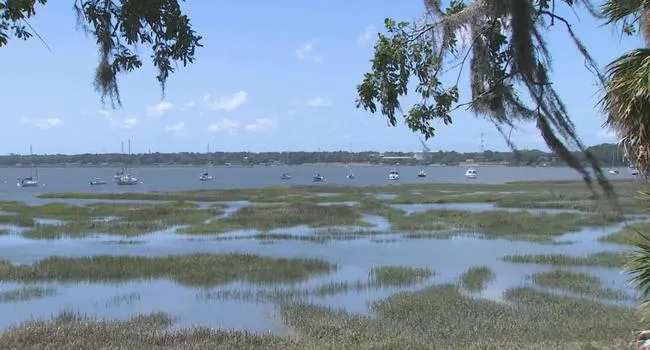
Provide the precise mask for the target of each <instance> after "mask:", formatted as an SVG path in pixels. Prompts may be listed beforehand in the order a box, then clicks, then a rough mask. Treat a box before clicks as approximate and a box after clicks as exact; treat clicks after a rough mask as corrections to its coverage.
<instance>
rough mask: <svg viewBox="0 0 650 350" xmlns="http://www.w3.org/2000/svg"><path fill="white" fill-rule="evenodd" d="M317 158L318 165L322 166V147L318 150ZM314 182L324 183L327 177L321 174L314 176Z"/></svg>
mask: <svg viewBox="0 0 650 350" xmlns="http://www.w3.org/2000/svg"><path fill="white" fill-rule="evenodd" d="M316 157H317V158H316V164H320V147H319V148H318V154H317V156H316ZM312 180H313V181H314V182H323V181H325V176H323V175H321V174H316V175H314V177H313V178H312Z"/></svg>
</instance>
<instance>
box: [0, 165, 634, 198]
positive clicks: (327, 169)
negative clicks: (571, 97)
mask: <svg viewBox="0 0 650 350" xmlns="http://www.w3.org/2000/svg"><path fill="white" fill-rule="evenodd" d="M393 168H396V169H399V170H400V179H399V180H398V181H391V180H388V172H389V170H390V169H393ZM476 168H477V169H478V171H479V177H478V179H473V180H469V179H466V178H465V177H464V173H465V169H466V168H465V167H426V171H427V177H426V178H419V177H417V172H418V170H419V169H420V168H419V167H415V166H400V167H389V166H355V167H353V169H354V172H355V174H356V178H355V179H347V178H346V177H345V176H346V175H347V173H348V169H347V168H345V167H343V166H334V165H322V166H313V165H309V166H306V165H305V166H285V167H282V166H277V167H263V166H262V167H250V168H247V167H215V168H212V169H211V174H212V175H213V176H214V181H209V182H201V181H199V180H198V177H199V174H200V173H201V172H203V171H205V168H203V167H173V168H135V169H134V173H135V175H136V176H137V177H138V178H139V179H140V180H141V181H142V183H141V184H138V185H135V186H117V185H115V184H113V183H112V179H113V174H114V173H115V171H116V169H115V168H42V169H39V179H40V181H41V183H42V184H43V185H44V186H41V187H33V188H19V187H17V186H16V178H18V177H21V176H28V175H29V171H30V169H26V168H2V169H0V200H23V201H28V200H29V199H30V198H32V197H33V195H34V194H38V193H44V192H65V191H70V192H127V191H128V192H148V191H180V190H197V189H207V188H255V187H266V186H291V185H313V184H321V185H327V184H335V185H361V186H369V185H388V184H395V183H483V184H500V183H504V182H509V181H536V180H539V181H546V180H579V179H580V176H579V174H578V173H577V172H575V171H574V170H572V169H570V168H561V167H548V168H534V167H501V166H479V167H476ZM285 172H286V173H291V174H292V176H293V178H292V179H291V180H282V179H280V175H281V174H282V173H285ZM317 173H320V174H321V175H323V176H325V178H326V181H324V182H321V183H314V182H313V181H312V176H314V174H317ZM96 177H100V178H102V179H104V180H106V181H108V182H109V184H108V185H104V186H91V185H90V181H91V180H92V179H94V178H96ZM612 178H616V179H632V178H633V177H632V175H630V172H629V170H628V169H627V168H621V169H620V174H619V175H613V176H612Z"/></svg>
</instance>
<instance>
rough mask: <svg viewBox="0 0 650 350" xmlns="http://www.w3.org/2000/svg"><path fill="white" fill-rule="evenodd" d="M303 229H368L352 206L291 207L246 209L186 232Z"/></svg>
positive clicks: (297, 205) (304, 204) (289, 204)
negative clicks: (362, 227)
mask: <svg viewBox="0 0 650 350" xmlns="http://www.w3.org/2000/svg"><path fill="white" fill-rule="evenodd" d="M299 225H307V226H310V227H327V226H352V225H354V226H367V224H366V223H364V222H363V221H362V220H361V213H360V212H359V211H358V210H357V209H356V208H355V207H352V206H347V205H318V204H314V203H287V204H269V205H255V206H251V207H244V208H241V209H239V210H238V211H236V212H234V213H233V214H232V215H230V216H228V217H225V218H222V219H218V220H213V221H211V222H209V223H200V224H195V225H192V226H190V227H187V228H186V229H184V230H182V232H184V233H192V234H205V233H223V232H228V231H236V230H246V229H258V230H262V231H268V230H271V229H274V228H283V227H293V226H299Z"/></svg>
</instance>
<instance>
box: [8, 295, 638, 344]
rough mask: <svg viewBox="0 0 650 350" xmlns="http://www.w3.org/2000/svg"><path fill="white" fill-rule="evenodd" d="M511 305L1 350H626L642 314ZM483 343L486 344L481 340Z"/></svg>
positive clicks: (104, 326) (60, 321)
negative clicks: (79, 349) (78, 348)
mask: <svg viewBox="0 0 650 350" xmlns="http://www.w3.org/2000/svg"><path fill="white" fill-rule="evenodd" d="M505 299H506V301H507V302H508V303H507V304H506V303H501V302H496V301H490V300H484V299H477V298H472V297H468V296H465V295H463V294H462V293H461V292H460V291H459V289H458V287H457V286H454V285H441V286H433V287H429V288H426V289H424V290H422V291H418V292H414V293H399V294H397V295H394V296H392V297H389V298H387V299H384V300H381V301H379V302H376V303H373V304H372V311H373V315H372V316H368V315H358V314H351V313H347V312H345V311H341V310H339V309H334V308H328V307H324V306H317V305H311V304H306V303H302V302H291V301H290V302H286V303H281V307H280V316H281V317H282V319H283V320H284V322H285V323H286V324H288V325H289V326H290V327H291V329H292V332H291V333H292V334H291V335H273V334H268V333H252V332H246V331H231V330H214V329H207V328H196V329H187V330H175V331H170V330H169V328H168V327H169V326H170V325H172V324H173V318H172V317H171V316H169V315H165V314H160V313H159V314H150V315H139V316H136V317H134V318H133V319H131V320H128V321H107V320H90V319H87V318H84V317H81V316H78V315H75V314H72V313H65V314H62V315H59V316H58V317H56V318H54V319H53V320H51V321H49V322H42V321H29V322H25V323H23V324H21V325H20V326H18V327H15V328H12V329H9V330H6V331H4V332H3V333H1V334H0V348H3V349H5V348H6V349H11V348H21V349H40V348H42V346H43V344H45V343H46V344H48V346H49V347H51V348H70V347H73V344H84V347H85V348H120V349H127V348H128V349H147V348H151V347H152V344H157V345H156V346H158V347H159V348H160V349H177V348H183V349H206V348H207V349H259V350H261V349H282V350H303V349H309V350H325V349H330V350H331V349H386V350H388V349H417V350H420V349H422V350H424V349H450V350H457V349H458V350H460V349H504V350H514V349H531V350H532V349H562V350H579V349H622V348H627V345H628V343H629V341H630V337H631V330H634V329H639V328H638V327H640V323H639V322H638V316H637V315H636V313H635V312H634V310H632V309H629V308H622V307H616V306H610V305H604V304H601V303H597V302H594V301H590V300H585V299H578V298H571V297H563V296H557V295H553V294H549V293H544V292H539V291H536V290H534V289H531V288H517V289H511V290H508V291H507V292H506V294H505ZM477 332H478V333H480V336H479V335H477Z"/></svg>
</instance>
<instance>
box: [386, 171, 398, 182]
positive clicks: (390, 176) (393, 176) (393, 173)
mask: <svg viewBox="0 0 650 350" xmlns="http://www.w3.org/2000/svg"><path fill="white" fill-rule="evenodd" d="M388 180H399V171H397V169H391V170H390V171H389V172H388Z"/></svg>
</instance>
